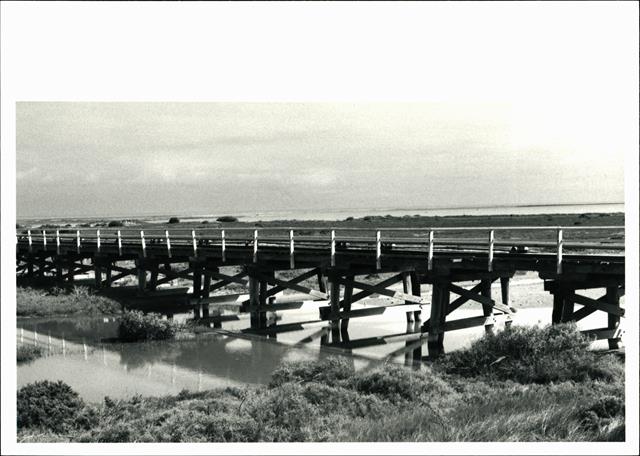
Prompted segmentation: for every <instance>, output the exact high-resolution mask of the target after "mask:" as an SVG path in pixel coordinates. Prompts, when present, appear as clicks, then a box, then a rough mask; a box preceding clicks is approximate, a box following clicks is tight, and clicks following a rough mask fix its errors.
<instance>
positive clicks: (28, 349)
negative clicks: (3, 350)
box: [16, 345, 43, 364]
mask: <svg viewBox="0 0 640 456" xmlns="http://www.w3.org/2000/svg"><path fill="white" fill-rule="evenodd" d="M42 354H43V350H42V347H38V346H34V345H18V347H17V349H16V359H17V361H18V364H22V363H28V362H30V361H33V360H34V359H37V358H40V357H41V356H42Z"/></svg>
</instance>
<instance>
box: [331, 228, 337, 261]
mask: <svg viewBox="0 0 640 456" xmlns="http://www.w3.org/2000/svg"><path fill="white" fill-rule="evenodd" d="M335 265H336V231H335V230H331V266H332V267H333V266H335Z"/></svg>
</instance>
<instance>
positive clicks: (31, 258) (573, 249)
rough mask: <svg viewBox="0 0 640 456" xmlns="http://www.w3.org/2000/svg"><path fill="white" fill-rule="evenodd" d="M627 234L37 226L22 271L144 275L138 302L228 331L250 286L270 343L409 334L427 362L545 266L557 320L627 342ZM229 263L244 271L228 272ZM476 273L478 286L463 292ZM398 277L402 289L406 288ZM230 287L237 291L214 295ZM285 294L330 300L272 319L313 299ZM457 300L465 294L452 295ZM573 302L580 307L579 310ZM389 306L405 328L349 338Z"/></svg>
mask: <svg viewBox="0 0 640 456" xmlns="http://www.w3.org/2000/svg"><path fill="white" fill-rule="evenodd" d="M623 239H624V228H623V227H619V226H613V227H604V226H603V227H596V226H589V227H582V226H581V227H499V228H498V227H495V228H493V227H484V228H437V229H436V228H434V229H414V228H411V229H409V228H386V229H372V230H367V229H365V228H353V229H348V228H341V229H339V230H334V229H331V228H326V227H325V228H309V227H304V228H262V229H259V230H254V229H247V228H228V229H219V228H215V229H197V230H185V229H171V230H158V229H151V230H132V229H121V230H116V229H106V230H105V229H100V230H96V229H83V230H76V231H64V230H57V231H55V232H46V231H40V232H37V233H36V232H32V231H29V230H27V231H24V232H22V233H20V234H18V239H17V262H18V266H17V272H18V274H19V275H26V276H40V277H50V278H52V279H55V280H57V281H58V282H60V283H73V281H74V277H75V276H77V275H79V274H85V273H92V274H93V280H94V283H95V286H96V287H98V288H102V289H108V288H110V287H112V286H113V285H114V284H116V283H117V282H118V281H120V280H122V279H123V278H125V277H127V276H134V277H135V278H136V279H137V284H136V288H135V290H136V300H137V301H138V304H139V305H142V306H155V307H157V306H165V307H164V310H165V312H166V313H168V314H170V313H172V312H178V311H182V312H184V311H186V310H192V311H193V312H194V315H195V318H196V319H199V321H200V322H201V323H202V324H206V325H213V326H214V327H218V328H220V327H221V326H222V324H223V323H225V322H229V321H233V320H238V319H239V318H242V316H238V315H225V314H224V313H222V312H220V306H221V305H222V304H228V303H229V302H231V301H236V300H237V299H238V296H239V295H238V294H237V287H238V286H240V287H244V288H246V289H247V291H248V299H246V300H241V301H240V302H239V311H240V315H243V314H244V315H247V317H248V320H249V327H248V328H244V331H247V332H251V333H255V334H262V335H265V336H272V337H273V336H275V335H277V334H280V333H283V332H290V331H299V330H301V329H304V328H311V327H314V328H316V329H317V331H316V332H315V334H314V336H315V338H320V339H321V341H322V343H323V344H324V345H327V346H335V347H342V348H346V349H350V348H354V347H363V346H367V344H379V343H381V341H383V342H384V340H385V338H394V339H395V340H398V339H401V340H405V341H406V344H405V346H404V347H403V348H401V349H400V350H398V351H397V352H396V353H394V354H393V355H394V356H395V355H398V354H402V353H405V354H406V355H408V356H410V357H412V358H413V359H414V360H419V359H421V358H422V345H423V343H425V342H426V343H427V346H428V348H429V355H430V356H436V355H438V354H439V353H441V352H442V349H443V339H444V335H445V333H446V332H448V331H455V330H460V329H464V328H470V327H474V326H484V327H485V328H486V331H488V332H490V331H492V330H493V327H494V325H496V324H497V323H499V322H504V323H505V324H509V323H510V321H511V315H512V311H513V310H512V308H511V307H510V306H509V281H510V279H511V278H512V277H513V275H514V274H515V272H516V271H535V272H536V273H537V274H538V275H539V277H540V278H541V279H542V280H543V281H544V289H545V290H546V291H549V292H550V293H551V295H552V296H553V315H552V322H553V323H558V322H566V321H577V320H581V319H583V318H584V317H586V316H588V315H590V314H592V313H594V312H596V311H601V312H605V313H606V314H607V315H608V324H607V326H606V327H603V328H595V329H591V330H587V331H586V332H587V333H588V334H589V335H591V336H593V337H595V338H597V339H608V340H609V345H610V346H611V347H617V346H618V343H619V341H620V330H619V328H618V326H619V322H620V318H621V317H622V316H623V315H624V309H623V308H621V307H620V297H621V296H623V295H624V283H625V282H624V243H623ZM620 240H622V242H620ZM229 266H235V267H240V270H239V271H236V272H234V273H230V272H228V271H227V267H229ZM372 274H382V275H383V277H382V278H381V279H380V280H379V281H378V282H377V283H370V281H367V280H365V279H362V277H366V276H370V275H372ZM176 279H180V280H182V281H187V282H188V283H191V284H192V287H189V289H190V290H191V291H190V292H188V293H187V292H186V290H185V289H184V288H183V289H180V290H172V289H166V288H162V286H163V285H166V284H170V283H171V282H172V281H174V280H176ZM469 281H472V282H473V281H475V282H477V283H475V284H474V285H473V286H472V287H471V288H464V286H463V283H466V282H469ZM498 281H499V283H500V287H501V300H500V302H499V301H497V300H495V299H493V297H492V296H491V285H492V283H494V282H498ZM311 282H312V283H311ZM396 284H402V291H400V290H397V289H395V288H394V286H395V285H396ZM424 284H426V285H428V286H430V287H431V299H430V318H429V319H428V320H427V321H425V322H422V321H420V309H421V305H424V304H426V299H425V297H423V296H422V292H421V290H422V285H424ZM230 286H234V287H236V289H234V290H233V291H235V292H236V293H230V294H228V295H223V296H214V295H213V293H214V292H215V293H219V292H221V291H223V290H225V289H228V287H230ZM596 288H602V289H603V295H602V296H601V297H600V298H598V299H593V298H590V297H587V296H584V295H583V294H579V293H578V292H577V291H578V290H583V289H596ZM117 289H118V288H117V287H114V288H113V290H117ZM285 290H287V291H293V292H296V293H302V294H304V295H305V296H306V298H307V299H314V300H318V301H323V300H327V301H328V302H327V304H328V305H326V306H320V308H319V311H318V315H317V317H315V318H313V319H310V320H305V321H302V322H289V323H278V321H277V320H275V319H272V320H271V321H270V320H269V318H268V316H269V314H272V313H273V312H281V311H287V310H294V309H299V308H300V307H301V306H302V305H303V301H302V300H301V299H300V298H296V299H292V298H291V297H289V296H288V295H284V296H283V295H282V292H284V291H285ZM452 294H453V295H456V296H457V297H456V298H455V299H453V300H451V295H452ZM371 296H380V297H385V298H387V300H386V301H385V302H383V303H379V305H377V306H374V307H366V308H354V307H353V305H354V304H355V303H357V302H358V301H361V300H363V299H366V298H369V297H371ZM467 302H475V303H478V304H480V307H481V309H482V310H481V313H480V314H479V315H478V316H476V317H468V318H463V319H457V320H449V321H447V316H448V315H449V314H451V313H452V312H453V311H455V310H456V309H458V308H459V307H461V306H462V305H463V304H465V303H467ZM576 304H578V305H579V306H581V307H579V308H577V309H576ZM392 307H401V308H402V309H404V310H406V322H407V331H404V332H401V333H397V334H391V335H386V336H376V335H373V334H372V335H371V337H366V338H361V339H358V340H352V339H350V338H349V332H348V327H349V321H350V320H351V319H354V318H366V317H368V316H372V315H380V314H382V313H384V312H385V311H386V310H387V309H389V308H392ZM308 339H309V340H313V339H314V337H309V338H308ZM301 342H302V341H301Z"/></svg>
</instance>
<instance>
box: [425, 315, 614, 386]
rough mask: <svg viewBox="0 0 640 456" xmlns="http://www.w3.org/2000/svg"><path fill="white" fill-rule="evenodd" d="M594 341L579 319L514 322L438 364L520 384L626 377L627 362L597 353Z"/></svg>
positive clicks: (454, 371) (467, 374)
mask: <svg viewBox="0 0 640 456" xmlns="http://www.w3.org/2000/svg"><path fill="white" fill-rule="evenodd" d="M590 343H591V341H590V340H589V339H588V338H586V337H585V336H584V335H582V334H581V333H580V332H579V331H578V329H577V327H576V325H575V323H567V324H561V325H549V326H546V327H543V328H540V327H522V326H516V327H511V328H507V329H505V330H504V331H500V332H498V333H497V334H495V335H485V336H484V337H483V338H481V339H479V340H478V341H476V342H474V343H473V344H472V345H471V347H470V348H468V349H466V350H459V351H455V352H452V353H450V354H448V355H446V356H444V357H442V358H441V359H439V360H438V361H437V362H436V363H434V366H435V367H436V368H438V369H441V370H443V371H444V372H446V373H449V374H457V375H460V376H463V377H477V376H484V377H490V378H493V379H497V380H513V381H516V382H520V383H549V382H559V381H568V380H571V381H585V380H589V379H591V380H607V381H611V380H614V379H616V378H622V377H623V376H624V366H623V365H622V364H621V363H619V362H617V361H616V360H614V359H613V355H607V356H599V355H598V354H596V353H594V352H592V351H590V350H589V349H588V347H589V344H590Z"/></svg>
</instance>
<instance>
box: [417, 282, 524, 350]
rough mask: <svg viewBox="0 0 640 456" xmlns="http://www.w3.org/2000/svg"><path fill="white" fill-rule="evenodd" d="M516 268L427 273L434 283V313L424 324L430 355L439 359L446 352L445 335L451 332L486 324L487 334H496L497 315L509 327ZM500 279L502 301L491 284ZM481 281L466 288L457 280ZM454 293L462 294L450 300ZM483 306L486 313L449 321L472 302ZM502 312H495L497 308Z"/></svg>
mask: <svg viewBox="0 0 640 456" xmlns="http://www.w3.org/2000/svg"><path fill="white" fill-rule="evenodd" d="M513 274H514V271H498V272H482V271H457V272H455V273H452V272H449V271H446V270H444V271H440V272H437V273H435V274H426V275H425V276H424V281H425V283H431V285H432V294H431V316H430V318H429V320H427V321H426V322H425V323H424V324H423V325H422V333H426V334H427V348H428V357H429V358H435V357H437V356H439V355H441V354H443V353H444V335H445V333H446V332H448V331H456V330H460V329H465V328H471V327H474V326H484V328H485V332H486V333H487V334H492V333H493V331H494V325H495V324H496V322H497V319H496V317H502V319H503V321H504V324H505V326H507V325H509V324H511V317H510V315H511V313H512V311H511V309H510V308H509V306H508V298H509V291H508V287H509V278H510V277H511V276H513ZM498 279H500V282H501V287H502V293H501V294H502V299H503V302H502V303H498V302H496V301H495V300H493V299H492V297H491V285H492V283H493V282H495V281H496V280H498ZM466 281H479V282H478V283H477V284H476V285H474V286H473V287H472V288H471V289H466V288H463V287H462V286H460V285H458V284H457V282H466ZM451 293H455V294H457V295H458V296H459V297H458V298H456V299H455V300H453V301H450V295H451ZM470 300H471V301H475V302H477V303H479V304H481V305H482V315H481V316H478V317H468V318H461V319H458V320H452V321H447V316H448V315H449V314H451V313H452V312H453V311H455V310H456V309H458V308H459V307H461V306H462V305H463V304H465V303H466V302H468V301H470ZM496 310H497V311H498V312H499V313H498V314H495V311H496Z"/></svg>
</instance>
